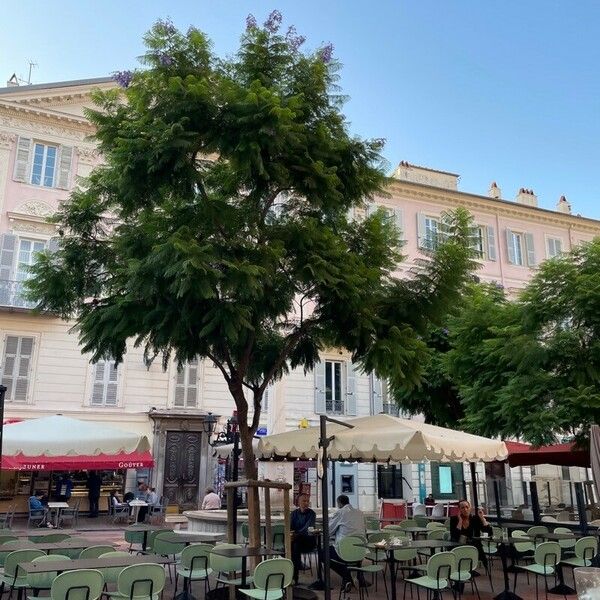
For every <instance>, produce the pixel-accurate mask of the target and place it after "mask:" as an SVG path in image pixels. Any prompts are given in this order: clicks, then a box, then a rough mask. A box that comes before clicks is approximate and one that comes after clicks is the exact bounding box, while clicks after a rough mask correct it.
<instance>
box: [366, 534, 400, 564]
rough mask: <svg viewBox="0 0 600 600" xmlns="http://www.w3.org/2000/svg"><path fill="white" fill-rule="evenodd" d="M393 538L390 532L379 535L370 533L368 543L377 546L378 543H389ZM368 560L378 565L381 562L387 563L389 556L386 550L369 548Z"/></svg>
mask: <svg viewBox="0 0 600 600" xmlns="http://www.w3.org/2000/svg"><path fill="white" fill-rule="evenodd" d="M392 537H393V534H392V533H390V532H389V531H379V532H377V533H370V534H369V535H368V536H367V541H368V542H369V544H376V543H377V542H384V541H385V542H387V541H389V540H390V539H391V538H392ZM365 558H366V559H367V560H370V561H371V562H372V563H374V564H377V563H380V562H385V561H386V559H387V554H386V552H385V550H384V549H379V548H373V549H371V548H369V549H368V550H367V554H366V555H365Z"/></svg>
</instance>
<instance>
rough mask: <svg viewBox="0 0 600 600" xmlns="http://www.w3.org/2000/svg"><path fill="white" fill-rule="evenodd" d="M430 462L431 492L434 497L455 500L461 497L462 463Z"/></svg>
mask: <svg viewBox="0 0 600 600" xmlns="http://www.w3.org/2000/svg"><path fill="white" fill-rule="evenodd" d="M430 464H431V493H432V494H433V496H434V498H439V499H442V500H456V499H457V498H460V497H462V495H463V490H462V482H463V480H464V477H463V465H462V463H437V462H432V463H430Z"/></svg>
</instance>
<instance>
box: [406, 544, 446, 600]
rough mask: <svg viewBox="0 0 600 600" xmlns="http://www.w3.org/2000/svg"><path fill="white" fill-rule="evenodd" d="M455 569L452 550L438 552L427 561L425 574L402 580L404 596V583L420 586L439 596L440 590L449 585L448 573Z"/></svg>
mask: <svg viewBox="0 0 600 600" xmlns="http://www.w3.org/2000/svg"><path fill="white" fill-rule="evenodd" d="M455 571H456V556H455V555H454V554H452V552H438V553H437V554H434V555H433V556H431V557H430V558H429V560H428V561H427V569H426V574H425V575H422V576H421V577H416V578H414V579H405V580H404V596H405V597H406V585H407V584H411V585H416V586H417V588H419V587H422V588H425V589H426V590H427V593H428V594H430V593H431V592H433V591H435V592H437V593H438V595H440V596H441V592H442V591H444V590H446V589H448V588H449V586H450V575H451V574H452V573H454V572H455Z"/></svg>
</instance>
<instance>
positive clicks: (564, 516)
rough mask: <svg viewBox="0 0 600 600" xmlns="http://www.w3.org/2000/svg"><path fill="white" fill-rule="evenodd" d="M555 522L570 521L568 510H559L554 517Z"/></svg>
mask: <svg viewBox="0 0 600 600" xmlns="http://www.w3.org/2000/svg"><path fill="white" fill-rule="evenodd" d="M556 520H557V521H570V520H571V513H570V512H569V511H568V510H561V511H560V512H559V513H558V514H557V515H556Z"/></svg>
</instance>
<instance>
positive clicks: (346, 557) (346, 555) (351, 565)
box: [332, 535, 388, 599]
mask: <svg viewBox="0 0 600 600" xmlns="http://www.w3.org/2000/svg"><path fill="white" fill-rule="evenodd" d="M364 543H365V541H364V539H363V538H362V537H360V536H355V535H349V536H346V537H345V538H342V539H341V540H340V541H339V542H338V545H337V553H338V556H339V557H340V559H341V560H342V562H343V563H344V564H345V565H346V566H347V567H348V570H349V571H350V572H351V573H356V574H363V575H367V574H368V575H372V576H373V577H375V576H376V575H377V574H378V573H381V572H382V571H383V570H384V567H382V566H381V565H377V564H370V565H365V566H362V564H361V563H362V561H363V560H364V559H365V558H366V556H367V548H365V546H364ZM332 562H336V561H332ZM383 582H384V585H385V594H386V597H387V593H388V592H387V582H386V581H385V578H384V579H383ZM341 593H342V589H341V588H340V598H341ZM358 593H359V596H360V598H361V599H362V598H363V597H364V588H363V587H362V586H360V585H359V586H358Z"/></svg>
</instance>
